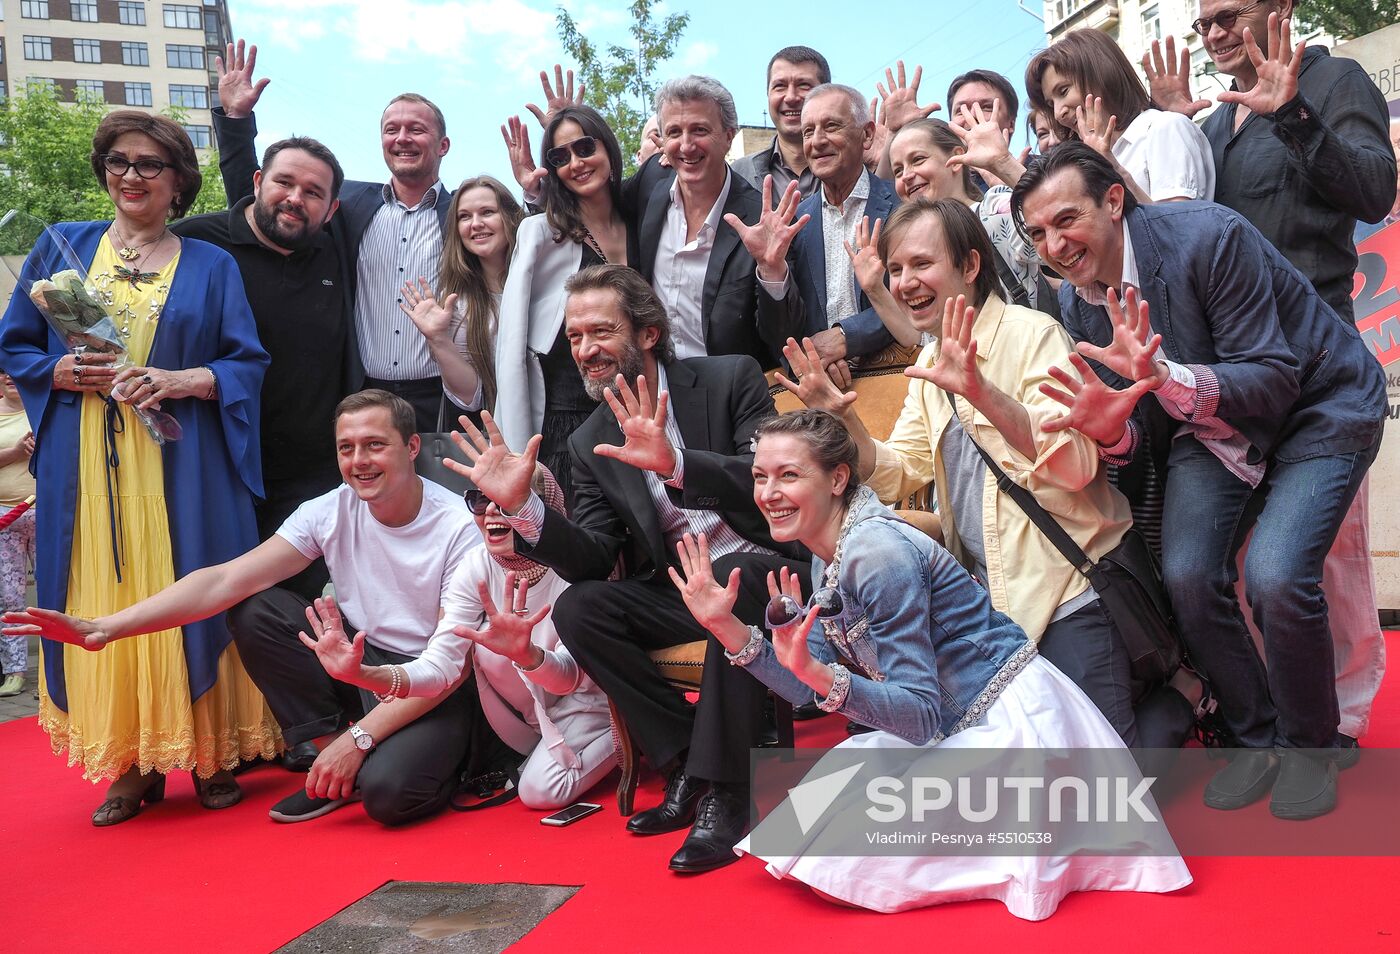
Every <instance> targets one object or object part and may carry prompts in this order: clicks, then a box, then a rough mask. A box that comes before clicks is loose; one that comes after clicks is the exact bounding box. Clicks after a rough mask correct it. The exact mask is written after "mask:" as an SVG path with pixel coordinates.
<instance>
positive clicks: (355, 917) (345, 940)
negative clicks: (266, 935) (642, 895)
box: [279, 881, 578, 954]
mask: <svg viewBox="0 0 1400 954" xmlns="http://www.w3.org/2000/svg"><path fill="white" fill-rule="evenodd" d="M577 890H578V886H577V885H553V884H546V885H539V884H457V883H451V882H443V883H434V882H422V881H390V882H389V883H387V884H385V885H384V886H382V887H380V888H379V889H378V890H376V891H374V892H373V893H371V894H368V895H366V896H365V897H363V898H361V899H360V900H359V901H356V902H355V903H354V904H352V905H350V906H349V907H348V908H346V909H345V910H343V911H341V912H340V913H339V914H337V915H335V916H334V917H332V918H330V919H328V920H326V921H323V922H321V923H320V924H318V925H316V927H314V928H312V929H311V930H310V931H307V932H306V933H305V934H303V935H301V936H300V937H298V938H297V939H295V940H294V941H292V942H291V943H290V944H288V945H286V946H285V947H283V948H281V949H280V951H279V954H330V952H335V954H438V952H447V951H451V952H453V954H457V952H462V954H496V952H499V951H504V950H505V949H506V948H507V947H509V946H510V945H512V944H514V943H515V942H516V941H518V940H520V939H521V938H522V937H524V936H525V935H526V933H527V932H529V931H530V929H531V928H533V927H534V926H535V925H536V924H539V923H540V922H541V921H543V920H544V919H545V918H546V917H548V916H549V915H550V914H551V913H552V912H553V911H554V910H555V909H556V908H558V907H559V906H560V905H562V904H563V903H564V902H565V901H567V900H569V898H571V897H573V895H574V892H575V891H577Z"/></svg>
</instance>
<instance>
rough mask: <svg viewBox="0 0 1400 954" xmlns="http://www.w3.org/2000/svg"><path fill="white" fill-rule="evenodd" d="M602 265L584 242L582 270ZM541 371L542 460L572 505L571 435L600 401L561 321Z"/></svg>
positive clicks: (542, 363)
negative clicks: (582, 371) (587, 386)
mask: <svg viewBox="0 0 1400 954" xmlns="http://www.w3.org/2000/svg"><path fill="white" fill-rule="evenodd" d="M602 264H604V263H603V259H602V258H601V257H599V255H598V253H597V252H595V251H593V249H591V248H589V247H588V246H587V245H585V246H584V247H583V258H582V260H581V261H580V262H579V270H580V271H582V270H583V269H585V268H588V267H589V266H590V265H602ZM540 370H541V372H543V374H544V423H543V425H542V426H541V428H540V434H541V436H542V437H543V438H544V440H543V441H542V442H541V443H540V463H542V464H544V465H545V466H546V467H548V468H549V469H550V470H551V471H553V472H554V476H555V478H556V479H557V480H558V481H559V486H560V487H561V488H562V489H563V491H564V499H565V500H567V501H568V502H569V506H570V508H572V507H573V502H574V468H573V463H572V461H571V459H570V456H569V436H570V435H571V434H573V432H574V430H575V429H577V428H578V426H579V425H580V424H582V423H583V422H584V421H586V420H588V417H589V415H590V414H592V413H593V411H594V409H596V408H597V407H598V402H597V401H595V400H593V399H592V398H591V397H589V396H588V392H587V391H585V390H584V389H583V376H582V375H581V374H580V373H579V370H578V365H577V364H575V363H574V356H573V352H572V351H570V349H569V339H568V336H567V335H566V334H565V333H564V326H563V325H562V324H561V325H560V326H559V334H558V335H557V336H556V337H555V339H554V345H553V347H551V348H550V349H549V353H548V354H543V355H540Z"/></svg>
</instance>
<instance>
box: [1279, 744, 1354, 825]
mask: <svg viewBox="0 0 1400 954" xmlns="http://www.w3.org/2000/svg"><path fill="white" fill-rule="evenodd" d="M1316 751H1318V750H1316V749H1313V750H1308V751H1304V750H1303V749H1279V758H1280V759H1281V760H1282V761H1281V764H1280V765H1279V770H1278V781H1276V782H1274V794H1273V797H1272V798H1270V799H1269V812H1270V813H1271V814H1272V815H1273V816H1274V817H1275V818H1282V819H1285V820H1287V821H1306V820H1307V819H1309V818H1316V817H1317V816H1319V815H1326V814H1327V813H1328V812H1330V811H1331V810H1332V809H1334V808H1336V807H1337V763H1336V762H1335V761H1334V760H1333V758H1332V757H1331V756H1330V755H1328V754H1321V755H1314V754H1313V753H1314V752H1316Z"/></svg>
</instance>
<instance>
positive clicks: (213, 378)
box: [200, 364, 219, 401]
mask: <svg viewBox="0 0 1400 954" xmlns="http://www.w3.org/2000/svg"><path fill="white" fill-rule="evenodd" d="M200 367H202V368H203V369H204V370H205V371H208V372H209V390H208V391H205V392H204V400H206V401H212V400H214V399H215V398H216V397H218V396H219V376H218V375H217V374H215V373H214V369H213V368H211V367H209V365H207V364H204V365H200Z"/></svg>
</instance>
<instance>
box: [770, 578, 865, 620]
mask: <svg viewBox="0 0 1400 954" xmlns="http://www.w3.org/2000/svg"><path fill="white" fill-rule="evenodd" d="M813 606H815V607H816V608H817V618H818V619H831V618H832V617H833V616H840V615H841V612H842V610H844V609H845V608H846V604H845V603H843V602H842V601H841V594H840V592H838V591H837V589H836V588H835V587H833V586H828V587H824V588H823V589H820V590H817V591H816V592H815V593H813V594H812V599H811V600H810V601H809V602H808V603H807V605H806V606H803V605H802V604H801V603H799V602H797V600H795V599H793V598H792V597H791V596H788V595H787V594H786V593H779V594H778V595H777V596H775V597H773V598H772V599H770V600H769V601H768V608H767V609H766V610H764V612H763V619H764V621H765V622H766V623H767V624H768V628H769V629H777V628H778V627H779V626H788V625H791V624H792V623H794V622H796V621H797V620H800V619H802V617H804V616H806V615H807V610H809V609H810V608H812V607H813Z"/></svg>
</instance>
